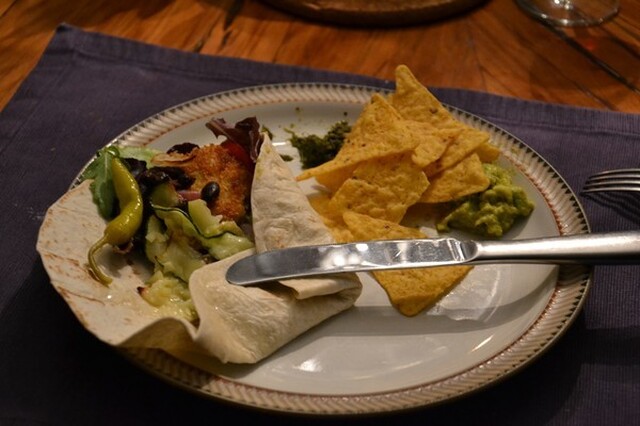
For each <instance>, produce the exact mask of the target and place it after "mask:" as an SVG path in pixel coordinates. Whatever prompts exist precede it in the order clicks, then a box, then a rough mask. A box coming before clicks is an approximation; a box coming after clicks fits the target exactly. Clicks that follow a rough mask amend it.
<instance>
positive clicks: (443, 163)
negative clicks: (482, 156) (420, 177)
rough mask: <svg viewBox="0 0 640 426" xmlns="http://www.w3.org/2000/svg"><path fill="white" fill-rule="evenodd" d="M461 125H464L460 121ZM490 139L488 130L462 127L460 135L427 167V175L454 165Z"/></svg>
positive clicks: (425, 170)
mask: <svg viewBox="0 0 640 426" xmlns="http://www.w3.org/2000/svg"><path fill="white" fill-rule="evenodd" d="M460 126H464V125H463V124H461V123H460ZM488 141H489V134H488V133H487V132H483V131H482V130H476V129H472V128H470V127H462V131H461V132H460V134H459V135H458V137H456V138H455V139H454V140H452V141H451V143H450V144H449V145H448V146H447V149H446V150H445V152H444V154H442V156H441V157H440V158H439V159H438V160H437V161H435V162H434V163H432V164H430V165H428V166H427V167H425V169H424V172H425V174H426V175H427V176H433V175H435V174H437V173H440V172H441V171H443V170H445V169H448V168H450V167H453V166H454V165H455V164H457V163H458V162H460V161H462V159H463V158H466V157H467V156H469V154H471V153H472V152H474V151H475V150H477V149H478V148H479V147H480V146H481V145H482V144H484V143H487V142H488Z"/></svg>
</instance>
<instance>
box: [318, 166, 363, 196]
mask: <svg viewBox="0 0 640 426" xmlns="http://www.w3.org/2000/svg"><path fill="white" fill-rule="evenodd" d="M356 167H358V166H357V165H353V166H351V167H344V168H342V169H338V170H335V171H333V172H331V173H324V174H320V175H317V176H316V181H317V182H318V183H319V184H320V185H322V186H324V187H325V188H327V189H328V190H329V191H331V192H336V191H337V190H338V188H340V186H341V185H342V184H343V183H344V182H345V181H346V180H347V179H349V178H350V177H351V175H352V174H353V171H354V170H355V169H356Z"/></svg>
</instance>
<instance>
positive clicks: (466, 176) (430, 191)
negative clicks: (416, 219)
mask: <svg viewBox="0 0 640 426" xmlns="http://www.w3.org/2000/svg"><path fill="white" fill-rule="evenodd" d="M430 181H431V185H429V188H427V190H426V191H425V192H424V193H423V194H422V196H421V197H420V202H421V203H444V202H447V201H453V200H455V199H458V198H460V197H464V196H465V195H470V194H475V193H476V192H481V191H484V190H485V189H487V188H488V187H489V184H490V183H491V182H490V180H489V178H488V177H487V175H486V173H485V172H484V168H483V167H482V163H481V162H480V158H479V157H478V155H477V154H472V155H470V156H469V157H467V158H465V159H464V160H462V161H461V162H459V163H458V164H456V165H455V166H454V167H452V168H450V169H446V170H444V171H443V172H441V173H439V174H437V175H435V176H432V177H431V178H430Z"/></svg>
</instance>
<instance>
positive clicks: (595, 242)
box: [469, 231, 640, 264]
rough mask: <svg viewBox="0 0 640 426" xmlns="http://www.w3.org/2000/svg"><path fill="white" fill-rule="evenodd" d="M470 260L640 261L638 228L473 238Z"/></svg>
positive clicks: (629, 262)
mask: <svg viewBox="0 0 640 426" xmlns="http://www.w3.org/2000/svg"><path fill="white" fill-rule="evenodd" d="M469 249H470V250H472V251H473V253H470V256H471V257H472V258H473V261H472V262H473V263H491V262H495V261H500V260H502V261H503V262H507V261H509V262H511V261H512V262H513V263H585V264H640V231H628V232H610V233H601V234H578V235H565V236H560V237H546V238H532V239H524V240H510V241H476V242H475V243H472V244H471V247H470V248H469Z"/></svg>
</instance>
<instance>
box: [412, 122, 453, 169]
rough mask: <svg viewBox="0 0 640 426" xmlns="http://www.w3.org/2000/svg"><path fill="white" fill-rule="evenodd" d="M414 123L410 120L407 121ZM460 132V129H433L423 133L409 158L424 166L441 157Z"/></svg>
mask: <svg viewBox="0 0 640 426" xmlns="http://www.w3.org/2000/svg"><path fill="white" fill-rule="evenodd" d="M409 123H411V124H414V123H412V122H409ZM461 133H462V129H443V130H435V131H433V132H432V133H428V134H425V135H424V137H423V138H422V140H421V142H420V143H419V144H418V146H416V148H415V149H414V150H413V155H412V156H411V160H412V161H413V162H414V163H415V164H416V165H417V166H419V167H422V168H425V167H427V166H429V165H430V164H433V163H434V162H436V161H437V160H438V159H439V158H441V157H442V155H443V154H444V152H445V151H446V150H447V147H448V146H449V145H450V144H451V143H453V142H454V141H455V140H456V139H457V138H458V136H460V134H461Z"/></svg>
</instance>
